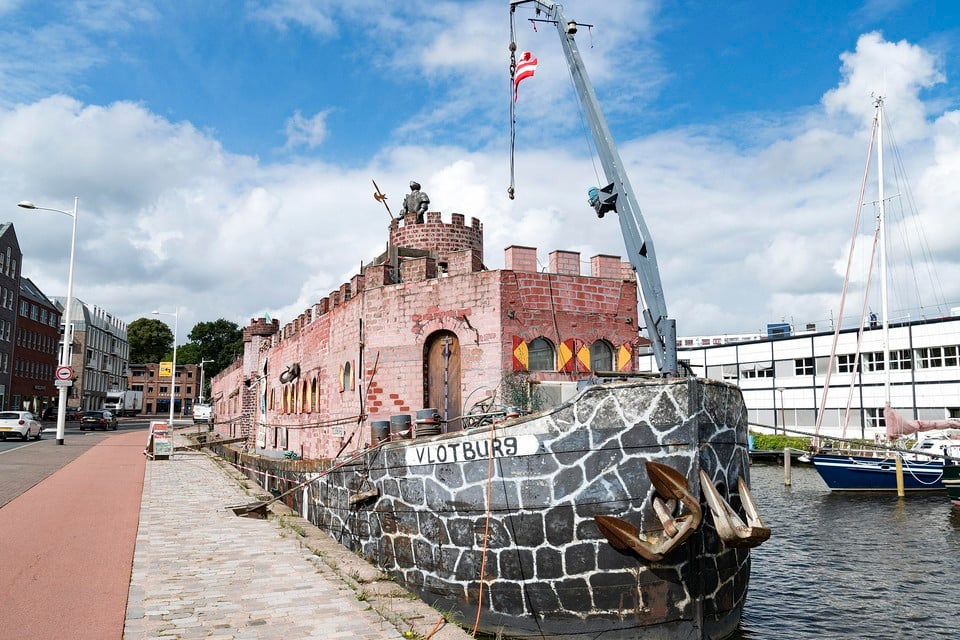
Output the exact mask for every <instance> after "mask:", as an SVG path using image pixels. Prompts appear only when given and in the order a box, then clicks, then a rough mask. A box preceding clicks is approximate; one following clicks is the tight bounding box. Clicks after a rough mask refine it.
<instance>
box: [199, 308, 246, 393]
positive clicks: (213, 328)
mask: <svg viewBox="0 0 960 640" xmlns="http://www.w3.org/2000/svg"><path fill="white" fill-rule="evenodd" d="M187 337H189V338H190V340H191V344H196V345H197V347H198V350H199V353H198V354H195V357H196V362H198V363H199V362H200V359H203V360H213V362H211V363H209V364H207V365H205V366H204V373H205V375H206V377H207V379H208V380H209V379H210V378H212V377H213V376H215V375H217V374H218V373H220V372H221V371H223V370H224V369H226V368H227V367H228V366H229V365H230V363H232V362H233V360H234V358H236V357H237V356H238V355H240V354H241V353H243V330H242V329H241V328H240V327H239V326H237V324H236V323H234V322H230V321H229V320H224V319H223V318H220V319H219V320H214V321H213V322H198V323H197V324H196V325H194V327H193V329H192V330H191V331H190V335H189V336H187Z"/></svg>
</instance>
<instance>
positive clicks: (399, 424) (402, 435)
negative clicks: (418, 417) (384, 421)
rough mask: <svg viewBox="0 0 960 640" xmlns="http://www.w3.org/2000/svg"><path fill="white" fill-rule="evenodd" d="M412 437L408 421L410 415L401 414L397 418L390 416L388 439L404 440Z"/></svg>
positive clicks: (410, 425)
mask: <svg viewBox="0 0 960 640" xmlns="http://www.w3.org/2000/svg"><path fill="white" fill-rule="evenodd" d="M412 437H413V428H412V424H411V421H410V414H407V413H401V414H400V415H397V416H390V439H391V440H404V439H409V438H412Z"/></svg>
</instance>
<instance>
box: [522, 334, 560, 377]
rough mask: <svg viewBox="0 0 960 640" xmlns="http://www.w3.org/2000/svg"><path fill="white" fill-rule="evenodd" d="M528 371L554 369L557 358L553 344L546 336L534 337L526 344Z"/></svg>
mask: <svg viewBox="0 0 960 640" xmlns="http://www.w3.org/2000/svg"><path fill="white" fill-rule="evenodd" d="M527 357H528V359H529V360H528V362H529V363H530V364H529V368H530V371H555V370H556V368H557V365H556V362H557V359H556V357H555V356H554V352H553V344H552V343H551V342H550V341H549V340H547V339H546V338H535V339H533V340H532V341H530V344H529V345H527Z"/></svg>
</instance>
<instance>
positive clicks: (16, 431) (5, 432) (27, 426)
mask: <svg viewBox="0 0 960 640" xmlns="http://www.w3.org/2000/svg"><path fill="white" fill-rule="evenodd" d="M42 433H43V425H41V424H40V422H39V421H37V419H36V418H34V417H33V414H32V413H30V412H29V411H0V440H6V439H7V436H13V435H18V436H20V439H21V440H26V439H28V438H30V436H33V438H34V439H35V440H39V439H40V436H41V434H42Z"/></svg>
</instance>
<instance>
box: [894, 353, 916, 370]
mask: <svg viewBox="0 0 960 640" xmlns="http://www.w3.org/2000/svg"><path fill="white" fill-rule="evenodd" d="M912 368H913V359H912V358H911V353H910V350H909V349H897V350H895V351H891V352H890V369H891V370H893V371H896V370H898V369H900V370H905V369H912Z"/></svg>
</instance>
